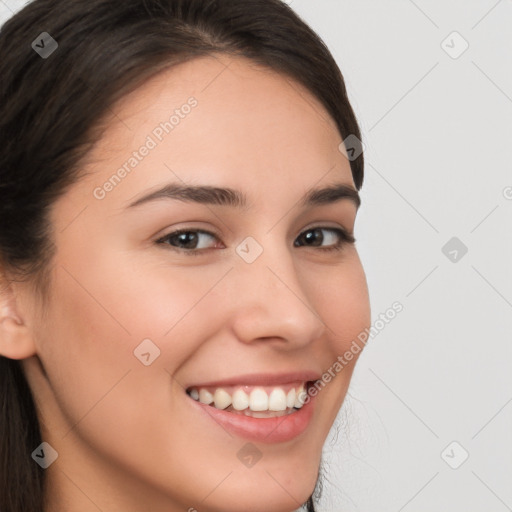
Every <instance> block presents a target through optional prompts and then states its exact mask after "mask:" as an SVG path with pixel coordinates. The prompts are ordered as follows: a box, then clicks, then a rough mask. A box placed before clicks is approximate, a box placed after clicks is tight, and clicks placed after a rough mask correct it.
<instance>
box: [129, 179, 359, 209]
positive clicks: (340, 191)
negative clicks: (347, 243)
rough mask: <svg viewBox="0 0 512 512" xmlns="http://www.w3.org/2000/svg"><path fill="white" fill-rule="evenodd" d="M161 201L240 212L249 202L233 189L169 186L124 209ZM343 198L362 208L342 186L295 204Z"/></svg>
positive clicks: (356, 195) (310, 194)
mask: <svg viewBox="0 0 512 512" xmlns="http://www.w3.org/2000/svg"><path fill="white" fill-rule="evenodd" d="M160 199H176V200H180V201H185V202H194V203H199V204H206V205H218V206H230V207H233V208H239V209H243V208H245V207H246V206H247V203H248V201H247V197H246V195H245V194H244V193H243V192H241V191H239V190H234V189H232V188H224V187H212V186H208V185H181V184H177V183H171V184H168V185H165V186H164V187H162V188H160V189H158V190H155V191H154V192H151V193H149V194H147V195H144V196H142V197H140V198H139V199H136V200H135V201H134V202H132V203H130V204H129V205H128V206H127V208H134V207H136V206H139V205H142V204H145V203H149V202H152V201H157V200H160ZM344 199H345V200H346V199H348V200H350V201H352V202H353V203H354V204H355V206H356V208H359V206H360V205H361V198H360V196H359V193H358V192H357V190H356V189H354V188H353V187H351V186H350V185H346V184H344V183H339V184H336V185H330V186H328V187H324V188H317V189H312V190H310V191H308V192H307V193H306V194H304V196H302V198H301V199H300V200H299V203H298V204H299V205H300V206H301V207H303V208H304V207H308V206H309V207H311V206H320V205H325V204H331V203H336V202H338V201H340V200H344Z"/></svg>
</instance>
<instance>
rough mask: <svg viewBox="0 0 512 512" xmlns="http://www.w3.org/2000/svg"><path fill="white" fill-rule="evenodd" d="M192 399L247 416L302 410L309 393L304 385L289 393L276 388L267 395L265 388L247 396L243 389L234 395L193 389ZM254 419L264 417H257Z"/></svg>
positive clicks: (258, 388)
mask: <svg viewBox="0 0 512 512" xmlns="http://www.w3.org/2000/svg"><path fill="white" fill-rule="evenodd" d="M188 393H189V395H190V397H191V398H192V399H194V400H196V401H199V402H201V403H203V404H206V405H212V406H213V407H215V408H216V409H228V408H229V409H228V410H229V411H232V412H235V411H237V412H238V411H245V412H247V415H250V414H249V413H251V412H261V413H263V412H265V411H267V412H268V413H269V414H270V412H273V413H277V412H283V411H286V410H289V411H290V412H293V408H295V409H300V408H301V407H302V406H303V405H304V401H305V400H306V397H307V392H306V391H305V389H304V383H302V384H301V385H300V386H299V387H298V388H291V389H290V390H289V391H288V393H286V392H285V391H284V389H283V388H281V387H275V388H274V389H272V391H271V392H270V395H268V394H267V392H266V391H265V389H264V388H263V387H256V388H253V389H252V391H251V392H250V393H249V394H247V393H246V392H245V391H244V390H243V389H240V388H238V389H236V390H235V391H234V392H233V395H230V394H229V393H228V392H227V391H226V390H225V389H223V388H217V389H216V390H215V393H213V394H212V393H211V392H210V391H208V390H207V389H203V388H191V389H190V391H189V392H188ZM254 417H263V416H261V415H260V416H258V415H255V416H254Z"/></svg>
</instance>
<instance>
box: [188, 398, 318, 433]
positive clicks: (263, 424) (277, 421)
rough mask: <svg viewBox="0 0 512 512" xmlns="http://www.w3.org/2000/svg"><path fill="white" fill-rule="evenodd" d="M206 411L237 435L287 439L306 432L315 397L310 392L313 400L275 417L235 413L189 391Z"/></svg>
mask: <svg viewBox="0 0 512 512" xmlns="http://www.w3.org/2000/svg"><path fill="white" fill-rule="evenodd" d="M186 396H187V398H188V399H189V400H190V401H191V402H193V403H194V404H195V406H196V407H198V408H199V410H201V411H202V412H204V413H205V414H208V416H209V417H210V418H211V419H212V420H214V421H216V422H217V423H218V424H219V425H221V426H222V427H223V428H225V429H226V430H227V431H229V432H232V433H233V434H235V435H238V436H240V437H243V438H245V439H249V440H252V441H259V442H261V443H284V442H285V441H291V440H292V439H294V438H296V437H298V436H299V435H300V434H302V433H303V432H304V431H305V430H306V429H307V427H308V425H309V423H310V421H311V418H312V416H313V411H314V404H315V399H314V398H313V397H311V396H309V401H308V402H307V403H306V404H304V405H303V406H302V407H301V408H300V409H298V410H296V411H295V412H293V413H291V414H287V415H286V416H278V417H274V418H252V417H251V416H244V415H241V414H233V413H231V412H227V411H224V410H222V409H216V408H215V407H213V406H211V405H206V404H203V403H201V402H198V401H197V400H194V399H193V398H191V397H189V396H188V395H186Z"/></svg>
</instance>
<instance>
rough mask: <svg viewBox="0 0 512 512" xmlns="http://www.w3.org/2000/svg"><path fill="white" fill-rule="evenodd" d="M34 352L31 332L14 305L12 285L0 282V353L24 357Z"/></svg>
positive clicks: (11, 356)
mask: <svg viewBox="0 0 512 512" xmlns="http://www.w3.org/2000/svg"><path fill="white" fill-rule="evenodd" d="M35 353H36V350H35V344H34V341H33V337H32V333H31V331H30V329H29V328H28V326H27V324H26V321H25V319H24V318H23V315H22V313H21V312H20V311H18V310H17V307H16V296H15V293H14V290H13V287H12V286H11V285H9V284H6V282H5V280H4V279H2V281H1V282H0V355H1V356H4V357H7V358H9V359H26V358H27V357H31V356H33V355H34V354H35Z"/></svg>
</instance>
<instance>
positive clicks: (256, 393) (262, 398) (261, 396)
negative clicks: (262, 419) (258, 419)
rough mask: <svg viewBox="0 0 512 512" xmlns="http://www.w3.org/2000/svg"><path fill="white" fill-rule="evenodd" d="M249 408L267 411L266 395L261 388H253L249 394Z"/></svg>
mask: <svg viewBox="0 0 512 512" xmlns="http://www.w3.org/2000/svg"><path fill="white" fill-rule="evenodd" d="M249 408H250V409H251V411H267V410H268V395H267V393H266V392H265V390H264V389H262V388H254V389H253V390H252V391H251V394H250V395H249Z"/></svg>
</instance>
